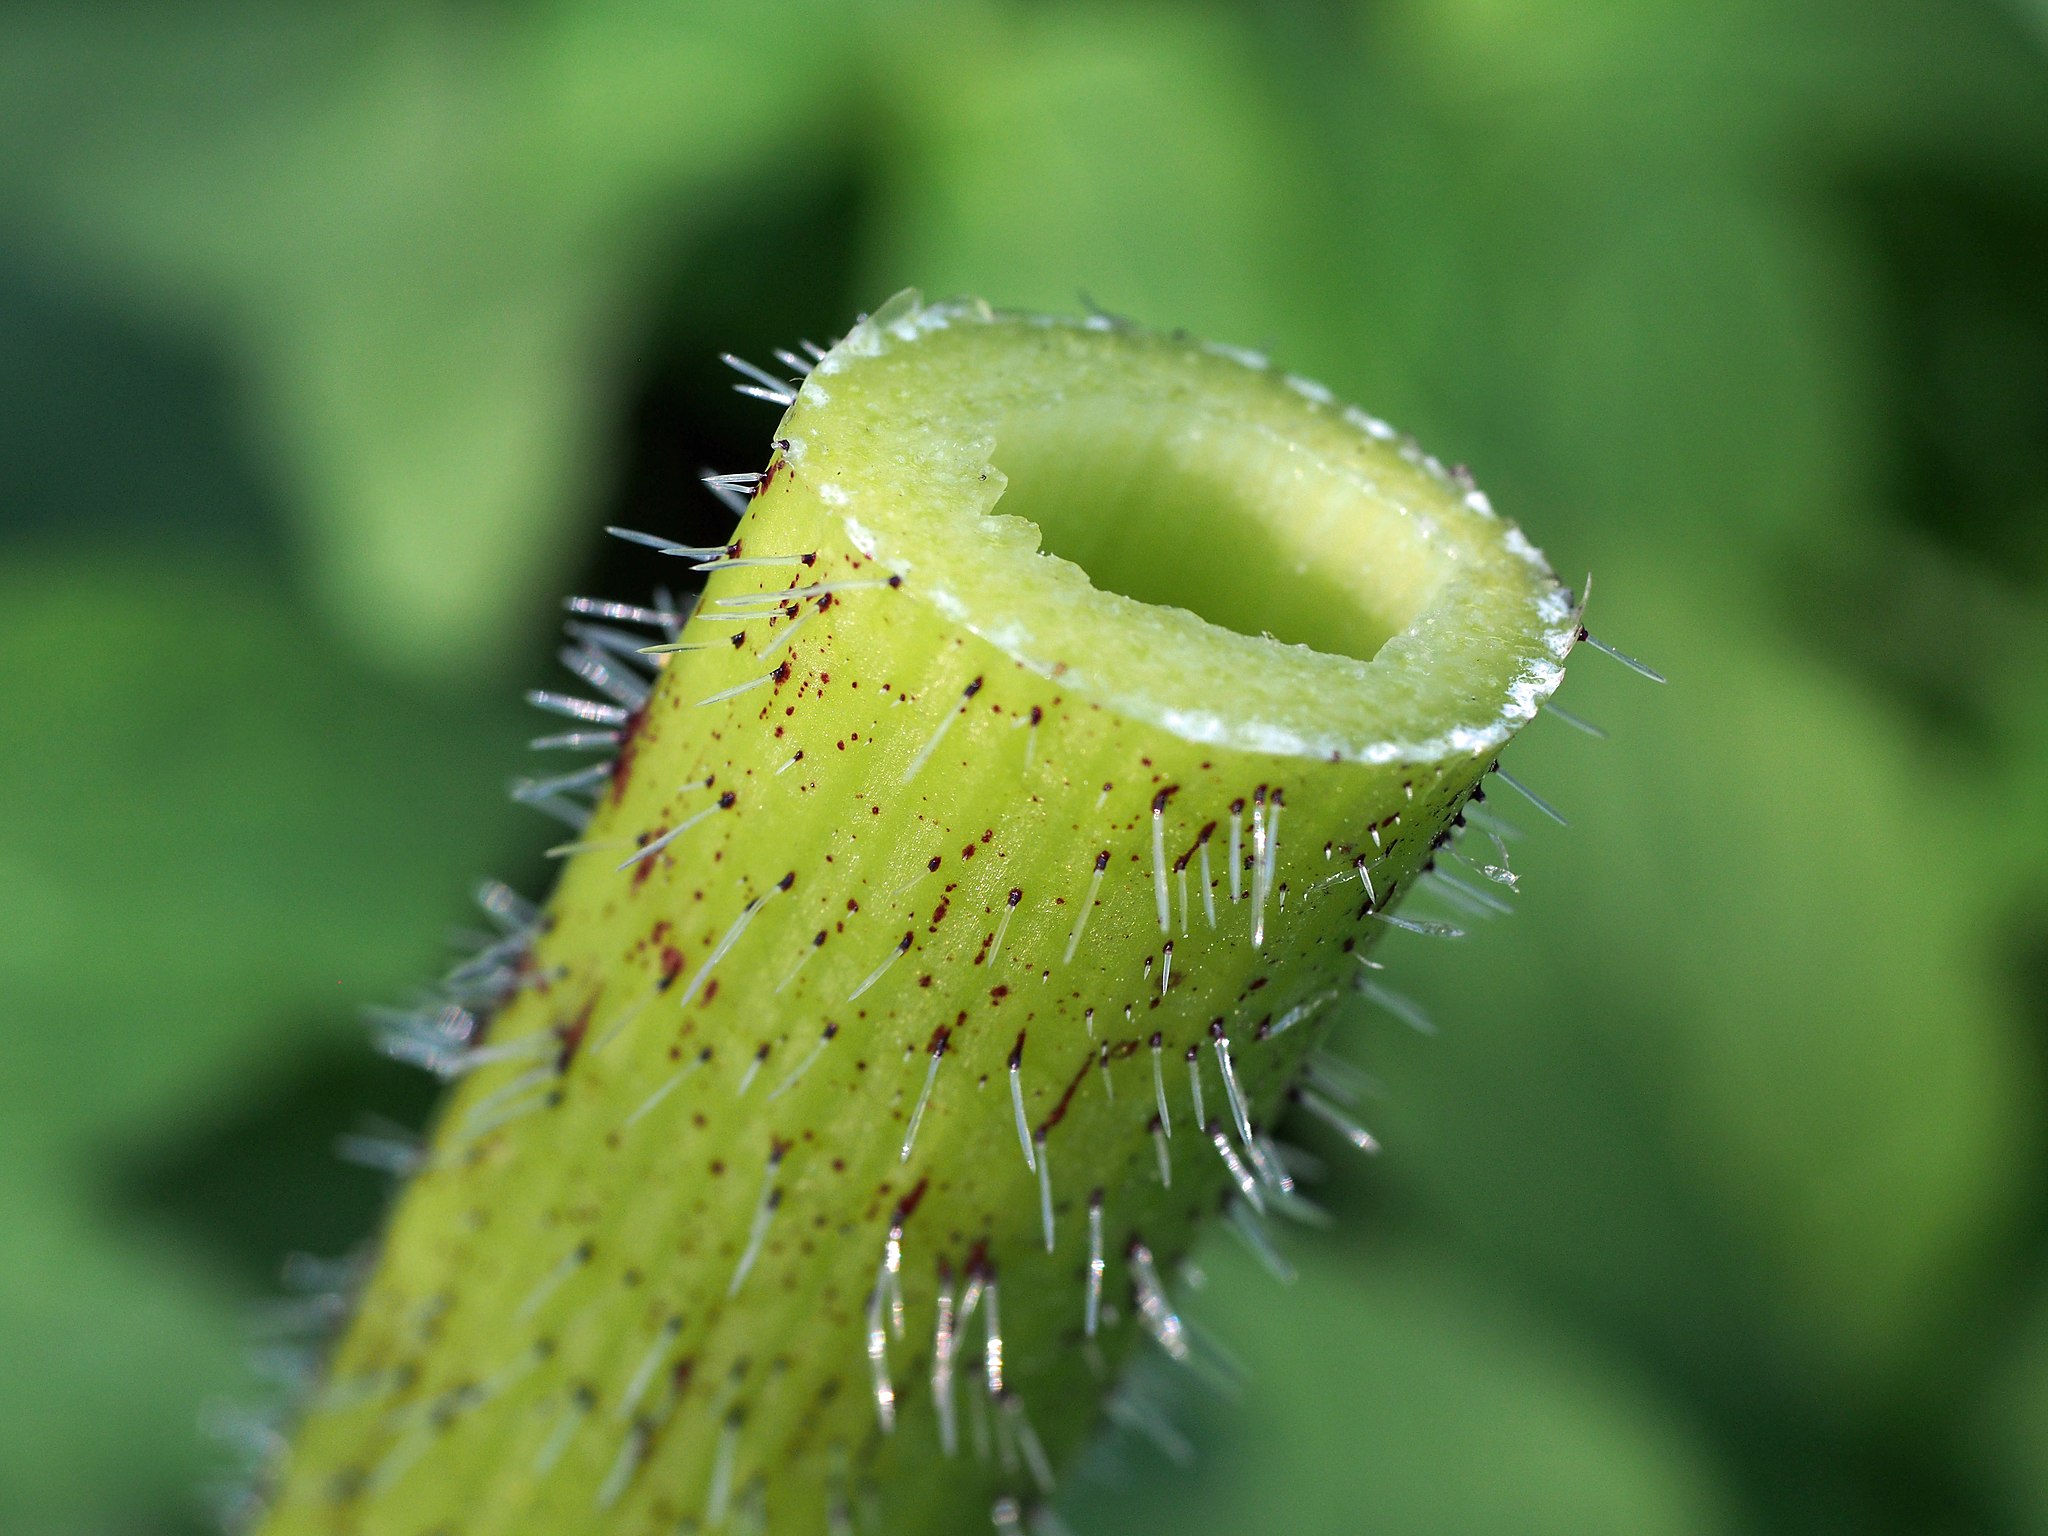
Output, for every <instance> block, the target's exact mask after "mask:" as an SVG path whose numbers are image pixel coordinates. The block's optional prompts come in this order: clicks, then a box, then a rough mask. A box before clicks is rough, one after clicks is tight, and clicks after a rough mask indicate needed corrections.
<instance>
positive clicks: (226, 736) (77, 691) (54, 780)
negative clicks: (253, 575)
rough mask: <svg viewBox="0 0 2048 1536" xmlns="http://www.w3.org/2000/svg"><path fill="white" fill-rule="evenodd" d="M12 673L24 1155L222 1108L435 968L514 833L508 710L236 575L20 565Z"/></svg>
mask: <svg viewBox="0 0 2048 1536" xmlns="http://www.w3.org/2000/svg"><path fill="white" fill-rule="evenodd" d="M0 673H4V675H6V676H7V677H8V678H9V679H10V682H9V700H8V711H9V717H10V728H9V730H8V732H7V736H6V741H5V745H4V747H0V797H4V799H5V801H6V803H8V804H10V805H13V806H16V807H19V808H21V810H22V814H18V815H14V816H10V817H8V818H7V819H6V821H5V823H4V825H0V880H4V882H5V885H6V888H7V889H8V890H10V891H11V892H14V893H15V894H16V895H17V896H18V897H19V898H20V899H19V900H18V901H16V902H10V910H11V912H12V914H13V915H12V916H11V917H10V920H9V921H8V922H7V923H5V924H0V994H4V995H5V996H6V997H7V999H8V1011H9V1016H10V1025H11V1039H10V1044H9V1073H8V1078H9V1082H10V1084H11V1085H13V1086H14V1092H13V1093H12V1094H11V1095H10V1097H9V1101H8V1103H7V1105H6V1106H5V1112H4V1114H5V1118H4V1120H0V1127H4V1129H5V1132H6V1133H7V1136H8V1139H9V1140H10V1141H12V1140H14V1139H15V1138H16V1137H24V1138H31V1139H34V1140H38V1141H42V1142H44V1143H45V1144H48V1145H51V1146H54V1147H63V1148H69V1149H76V1148H79V1147H84V1146H93V1145H103V1144H104V1143H105V1141H106V1140H107V1138H110V1137H122V1138H139V1137H140V1136H142V1135H143V1134H145V1133H146V1131H147V1130H148V1129H149V1127H151V1126H152V1125H154V1124H157V1123H160V1122H161V1121H162V1120H163V1119H164V1118H165V1117H182V1116H189V1115H192V1114H194V1113H197V1112H199V1109H200V1107H202V1106H204V1105H206V1104H208V1103H209V1102H215V1103H217V1102H220V1101H221V1100H222V1098H223V1096H224V1094H225V1093H226V1092H229V1091H231V1090H229V1089H228V1088H227V1087H226V1085H229V1084H232V1083H234V1082H235V1081H236V1080H237V1079H238V1078H240V1077H242V1076H243V1075H245V1074H248V1073H250V1072H252V1071H256V1070H260V1069H261V1067H262V1066H263V1064H265V1063H267V1062H271V1063H274V1062H276V1061H280V1060H284V1059H288V1057H289V1056H290V1055H291V1053H293V1052H294V1051H296V1050H298V1049H300V1048H302V1046H303V1043H304V1041H305V1039H306V1038H307V1037H306V1035H305V1034H304V1033H303V1031H305V1030H306V1029H308V1028H309V1027H325V1028H331V1027H333V1026H334V1025H335V1024H336V1023H342V1024H344V1025H347V1021H348V1020H349V1019H350V1017H351V1015H352V1014H353V1013H354V1012H355V1010H356V1009H358V1008H360V1007H361V1006H362V1005H363V1004H364V1003H365V1002H368V1001H371V1000H375V999H379V998H388V997H391V996H393V995H394V994H395V993H397V992H399V991H400V990H401V989H405V988H410V987H411V986H413V985H414V984H416V983H417V982H418V981H419V980H422V979H424V978H425V977H427V976H428V975H430V974H431V973H432V972H433V970H435V969H436V968H437V967H438V966H439V964H440V963H441V962H442V960H443V958H444V956H445V954H446V949H445V940H446V936H447V931H448V929H449V926H450V924H451V922H454V921H463V920H466V919H465V918H464V915H463V913H462V909H461V906H460V903H461V898H462V893H463V891H464V890H465V888H466V887H467V885H468V884H469V882H471V881H472V880H474V879H475V878H476V877H478V876H479V875H481V874H484V873H486V872H487V871H488V866H489V865H490V864H491V863H492V862H494V861H496V860H498V859H500V858H502V857H503V850H504V849H505V848H507V847H508V845H510V846H516V845H517V840H518V833H517V832H516V831H515V830H514V829H515V827H516V826H518V825H520V824H519V823H517V822H515V820H514V813H513V811H512V808H511V807H509V806H507V805H506V804H505V802H504V800H503V796H502V794H501V793H500V786H501V785H502V784H503V783H504V781H505V779H506V778H507V777H508V776H509V775H510V774H511V772H512V771H513V770H514V768H515V767H516V766H517V764H516V760H515V757H514V753H515V751H516V747H515V743H516V742H517V740H518V734H517V732H518V725H519V723H520V722H518V721H517V719H516V715H515V710H514V707H513V702H512V700H510V699H509V698H504V699H499V698H493V697H489V696H488V695H486V696H483V697H478V698H473V699H461V698H451V697H449V696H446V695H441V694H435V693H419V694H414V695H407V694H402V693H398V692H395V691H394V690H392V689H391V688H390V687H389V686H388V685H380V684H379V683H377V682H376V681H375V680H373V679H370V678H367V677H365V676H363V675H362V674H361V673H359V672H357V671H355V670H353V669H352V667H351V664H350V662H349V660H348V658H347V654H346V652H345V651H343V650H341V649H340V648H339V647H337V646H336V645H335V644H334V643H333V641H332V640H331V639H328V638H325V637H324V636H323V635H322V634H321V632H320V631H319V630H317V629H315V628H313V627H312V626H310V625H309V624H308V622H307V621H306V619H305V617H304V615H301V614H294V613H292V612H291V611H289V610H288V609H287V608H286V607H285V606H284V605H283V604H282V602H281V601H280V600H279V599H278V597H277V596H276V595H275V594H266V593H265V592H264V590H263V588H262V587H261V585H260V584H259V583H258V582H256V581H255V580H253V579H250V578H248V577H246V576H245V575H244V573H242V572H240V571H238V570H237V569H236V568H234V567H232V566H216V567H214V568H212V569H205V568H201V569H196V570H195V569H192V568H189V567H188V568H186V569H176V568H166V567H164V566H161V565H157V564H153V563H151V562H149V561H147V560H146V559H144V558H142V557H140V556H137V555H128V556H110V555H102V556H101V557H99V558H98V559H97V560H93V561H87V560H84V559H78V558H73V559H47V560H37V559H32V558H23V557H19V556H18V557H17V558H16V559H15V562H14V563H13V564H12V565H11V566H10V568H9V569H8V571H7V572H6V575H5V577H4V578H0ZM508 692H509V690H508ZM351 1027H352V1026H351Z"/></svg>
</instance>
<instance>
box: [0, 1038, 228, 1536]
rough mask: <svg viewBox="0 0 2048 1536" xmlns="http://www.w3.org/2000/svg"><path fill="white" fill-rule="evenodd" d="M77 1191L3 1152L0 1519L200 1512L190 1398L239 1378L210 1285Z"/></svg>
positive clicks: (56, 1525) (83, 1535) (217, 1294)
mask: <svg viewBox="0 0 2048 1536" xmlns="http://www.w3.org/2000/svg"><path fill="white" fill-rule="evenodd" d="M11 1039H12V1037H10V1044H11ZM89 1194H90V1191H89V1190H87V1189H83V1188H81V1187H80V1186H79V1183H78V1180H77V1178H76V1176H75V1171H74V1170H67V1169H63V1168H58V1167H53V1166H51V1165H50V1164H49V1163H48V1162H46V1161H44V1160H43V1159H40V1158H37V1159H28V1160H16V1159H15V1158H13V1157H8V1158H6V1159H0V1209H4V1210H5V1211H6V1213H7V1237H6V1241H5V1242H0V1374H4V1376H5V1378H6V1380H7V1382H8V1383H9V1387H8V1390H7V1391H5V1392H0V1528H4V1529H6V1530H7V1531H10V1532H22V1533H24V1536H101V1533H105V1532H109V1531H141V1530H146V1529H151V1528H152V1524H151V1517H152V1516H153V1515H156V1514H158V1512H161V1511H166V1510H170V1511H176V1510H188V1511H193V1512H194V1513H196V1511H197V1508H198V1503H199V1498H200V1483H201V1481H202V1479H203V1478H204V1477H206V1476H208V1475H210V1474H211V1473H212V1472H213V1471H215V1470H216V1469H219V1468H221V1467H223V1466H225V1465H226V1464H225V1463H224V1462H221V1461H218V1460H216V1459H215V1458H214V1457H213V1456H212V1454H211V1453H210V1452H209V1450H208V1448H207V1447H206V1446H205V1444H204V1443H203V1442H202V1441H201V1439H200V1437H199V1429H198V1423H197V1420H198V1417H199V1414H198V1407H199V1405H200V1404H201V1403H202V1402H203V1401H205V1400H207V1399H210V1398H214V1397H225V1396H226V1395H228V1394H232V1393H234V1392H236V1391H238V1390H239V1391H246V1390H247V1389H248V1385H249V1383H248V1380H247V1377H246V1376H245V1374H244V1371H243V1367H242V1364H241V1358H240V1356H241V1345H242V1335H241V1329H240V1324H241V1321H242V1319H241V1318H240V1317H239V1316H238V1315H237V1313H236V1311H235V1309H234V1307H233V1305H232V1304H231V1301H230V1298H228V1297H227V1296H225V1295H223V1294H222V1292H221V1290H220V1288H219V1285H218V1282H217V1281H215V1280H214V1279H213V1278H212V1277H210V1276H206V1275H202V1274H198V1273H195V1272H194V1271H193V1268H192V1267H191V1266H190V1264H189V1262H187V1261H186V1260H185V1258H184V1256H182V1255H180V1254H178V1253H177V1252H175V1251H173V1250H172V1249H171V1248H170V1246H169V1245H168V1244H165V1243H162V1242H150V1241H148V1240H146V1239H138V1237H137V1236H136V1234H133V1233H126V1234H122V1233H116V1232H114V1231H113V1230H111V1228H110V1226H109V1225H108V1224H107V1223H105V1222H104V1221H101V1220H98V1219H96V1218H95V1217H94V1216H93V1215H92V1214H91V1213H90V1211H89V1208H88V1198H89Z"/></svg>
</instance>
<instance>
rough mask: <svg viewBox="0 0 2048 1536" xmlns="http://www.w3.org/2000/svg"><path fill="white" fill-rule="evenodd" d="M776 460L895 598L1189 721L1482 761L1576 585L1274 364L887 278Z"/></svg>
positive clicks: (1176, 720)
mask: <svg viewBox="0 0 2048 1536" xmlns="http://www.w3.org/2000/svg"><path fill="white" fill-rule="evenodd" d="M783 433H784V437H785V438H786V439H787V441H788V442H789V443H790V447H789V449H788V456H789V458H790V461H791V464H792V467H793V468H794V469H795V471H796V473H797V478H798V481H799V482H800V483H807V484H808V485H809V486H810V487H811V488H812V489H813V490H814V492H815V493H816V494H817V495H818V496H819V497H820V498H821V499H822V500H823V501H824V502H825V503H826V505H827V506H828V508H831V509H833V510H836V511H838V512H839V513H840V515H841V516H842V517H843V518H844V523H845V527H846V529H847V532H848V535H849V536H850V537H851V539H852V540H853V542H854V543H855V545H856V546H857V547H859V548H861V549H863V550H865V551H866V552H867V553H869V554H870V555H872V556H873V557H874V558H876V559H877V560H879V561H880V562H882V563H883V564H884V565H886V566H888V567H889V568H890V569H892V570H894V571H896V572H898V573H900V574H901V575H903V576H904V578H905V583H904V590H905V591H906V593H908V594H910V595H912V596H914V597H918V598H921V599H922V600H924V601H926V602H928V603H930V604H932V605H933V606H934V607H936V608H937V609H939V610H940V611H941V612H942V613H943V614H944V615H945V616H946V617H947V618H948V619H950V620H952V621H955V622H958V623H960V624H962V625H963V626H964V627H966V628H967V629H969V630H972V631H973V632H974V633H976V634H978V635H980V636H982V637H983V638H984V639H986V640H988V641H990V642H992V643H993V644H994V645H996V646H997V647H998V648H999V649H1001V650H1003V651H1005V652H1007V653H1008V654H1009V655H1010V656H1012V657H1014V658H1015V659H1016V660H1017V661H1018V662H1019V663H1020V664H1022V665H1024V666H1026V667H1029V668H1030V669H1032V670H1034V671H1038V672H1041V673H1044V674H1046V675H1048V676H1051V677H1054V678H1056V679H1058V680H1059V681H1060V682H1061V683H1062V685H1063V686H1064V687H1066V688H1067V689H1070V690H1071V691H1072V692H1073V693H1075V694H1078V695H1081V696H1084V697H1088V698H1091V699H1093V700H1095V701H1096V702H1098V703H1100V704H1102V705H1103V706H1104V707H1107V708H1113V709H1116V710H1118V711H1120V712H1123V713H1125V714H1128V715H1130V716H1132V717H1133V718H1136V719H1140V720H1143V721H1145V722H1147V723H1149V724H1152V725H1155V726H1158V727H1160V728H1162V729H1164V730H1167V731H1169V732H1171V733H1173V734H1175V735H1177V736H1180V737H1182V738H1183V739H1185V740H1188V741H1191V742H1196V743H1202V744H1211V745H1216V746H1222V747H1232V748H1238V749H1243V750H1250V751H1257V752H1264V753H1269V754H1275V755H1282V756H1300V757H1313V758H1318V759H1331V758H1344V759H1355V760H1364V761H1370V762H1403V761H1412V762H1433V761H1440V760H1444V759H1447V758H1451V757H1466V756H1480V755H1484V754H1485V753H1488V752H1491V751H1493V750H1495V749H1497V748H1498V747H1499V745H1500V744H1501V743H1503V742H1504V741H1506V740H1507V738H1508V737H1509V736H1510V735H1511V734H1512V733H1513V732H1514V730H1515V729H1517V728H1518V727H1519V726H1520V725H1521V724H1522V723H1523V722H1524V721H1526V720H1528V719H1529V718H1530V717H1531V716H1532V715H1533V714H1534V713H1535V710H1536V707H1537V705H1538V704H1539V703H1540V702H1541V701H1542V699H1543V698H1544V697H1546V696H1547V695H1548V694H1549V692H1550V691H1551V690H1552V689H1554V688H1555V686H1556V684H1557V682H1558V681H1559V679H1560V678H1561V677H1562V675H1563V673H1562V666H1561V662H1562V659H1563V656H1564V654H1565V652H1566V651H1567V650H1568V649H1569V645H1570V637H1571V633H1572V630H1573V619H1572V615H1571V612H1570V604H1569V600H1568V598H1567V597H1566V596H1565V594H1564V592H1563V589H1562V588H1561V587H1560V586H1559V585H1558V583H1557V581H1556V579H1555V577H1553V576H1552V575H1551V573H1550V570H1549V568H1548V566H1547V565H1545V564H1544V563H1543V560H1542V557H1541V556H1540V555H1539V554H1538V553H1537V552H1536V551H1535V550H1534V549H1532V548H1530V547H1529V545H1528V544H1527V543H1526V541H1524V540H1522V539H1521V538H1520V535H1519V534H1518V533H1517V532H1516V531H1515V529H1514V528H1513V526H1512V525H1511V524H1509V523H1506V522H1504V521H1502V520H1501V519H1499V518H1497V517H1495V516H1493V515H1492V514H1491V513H1490V511H1488V510H1487V509H1486V508H1485V506H1484V503H1483V502H1477V503H1475V502H1474V501H1472V500H1469V499H1468V498H1467V497H1466V495H1465V493H1464V491H1463V490H1462V489H1461V488H1460V487H1458V486H1456V485H1454V484H1452V483H1451V482H1450V481H1449V480H1448V479H1446V478H1444V477H1442V476H1440V475H1438V474H1434V473H1431V472H1429V471H1428V470H1426V469H1425V468H1424V467H1423V466H1421V465H1420V464H1418V463H1416V462H1413V461H1412V460H1410V459H1407V458H1404V457H1403V456H1402V455H1401V454H1400V453H1399V452H1398V451H1397V449H1396V448H1395V446H1394V445H1392V444H1391V443H1388V442H1386V441H1383V440H1381V439H1380V438H1377V437H1375V436H1373V435H1372V433H1371V432H1369V431H1368V430H1367V428H1366V426H1365V425H1364V424H1363V419H1362V418H1358V417H1356V416H1355V415H1347V413H1345V412H1344V411H1343V410H1342V409H1341V408H1340V407H1338V406H1337V405H1335V404H1334V403H1333V402H1331V401H1329V400H1328V399H1327V398H1318V392H1316V391H1314V390H1313V388H1312V387H1308V388H1304V387H1302V386H1300V385H1299V382H1298V381H1292V380H1289V379H1287V378H1286V377H1285V376H1283V375H1280V374H1278V373H1276V372H1274V371H1273V370H1271V369H1269V368H1265V367H1260V366H1248V365H1247V364H1246V363H1245V362H1244V361H1241V360H1240V359H1239V358H1238V357H1236V356H1234V355H1228V354H1221V353H1218V352H1216V351H1214V350H1212V349H1209V348H1205V347H1203V346H1202V345H1200V344H1198V343H1195V342H1190V341H1185V340H1181V339H1179V338H1175V337H1169V336H1160V335H1155V334H1151V333H1147V332H1141V331H1130V330H1121V329H1107V328H1103V327H1100V326H1096V325H1091V324H1088V323H1084V322H1070V321H1062V320H1054V319H1048V318H1045V317H1041V316H1014V315H1001V314H997V313H995V312H992V311H990V310H988V309H987V308H986V307H985V306H979V305H975V304H949V305H935V306H924V305H922V304H921V303H920V302H919V301H918V300H917V299H916V297H915V296H914V295H903V296H899V297H898V299H897V300H894V301H892V302H891V303H890V304H889V305H887V306H884V308H883V309H882V310H881V311H879V312H877V314H876V315H875V316H874V317H873V318H872V319H871V320H869V321H866V322H863V324H861V325H860V326H857V327H855V329H854V330H853V332H852V333H850V334H849V335H848V337H847V338H846V340H845V341H844V342H842V343H841V344H840V345H839V346H838V347H837V348H835V349H834V350H833V352H832V354H831V355H830V356H829V357H827V359H826V360H825V362H823V363H822V364H820V365H819V367H818V369H817V370H816V372H815V373H814V374H813V375H812V377H811V379H810V380H809V381H808V382H807V383H806V384H805V386H804V388H803V390H802V392H801V393H800V394H799V396H798V400H797V403H796V405H795V406H794V407H793V408H792V409H791V411H790V413H789V416H788V418H787V419H786V420H785V422H784V427H783Z"/></svg>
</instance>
